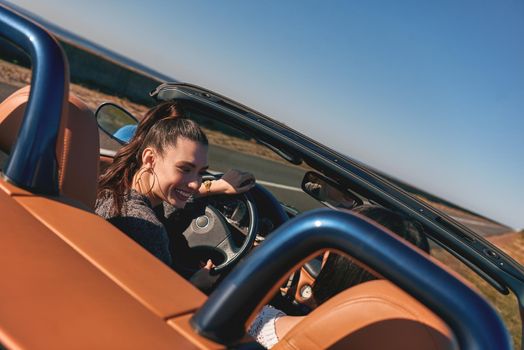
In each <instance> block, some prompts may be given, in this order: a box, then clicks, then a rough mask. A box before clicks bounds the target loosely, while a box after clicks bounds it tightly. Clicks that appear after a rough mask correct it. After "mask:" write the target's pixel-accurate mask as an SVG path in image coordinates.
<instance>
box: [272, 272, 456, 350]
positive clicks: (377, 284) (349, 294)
mask: <svg viewBox="0 0 524 350" xmlns="http://www.w3.org/2000/svg"><path fill="white" fill-rule="evenodd" d="M273 349H352V350H354V349H355V350H359V349H388V350H392V349H402V350H409V349H435V350H436V349H438V350H442V349H458V345H457V342H456V340H455V338H454V336H453V334H452V332H451V330H450V329H449V328H448V326H447V325H446V324H445V323H444V322H443V321H442V320H441V319H440V318H438V317H437V316H436V315H435V314H434V313H432V312H431V311H430V310H429V309H427V308H426V307H425V306H424V305H422V304H421V303H419V302H418V301H417V300H415V299H414V298H412V297H411V296H409V295H408V294H406V293H405V292H404V291H402V290H401V289H399V288H398V287H396V286H395V285H394V284H392V283H391V282H389V281H386V280H375V281H369V282H365V283H362V284H359V285H357V286H355V287H352V288H350V289H347V290H346V291H344V292H342V293H339V294H338V295H336V296H335V297H333V298H331V299H330V300H328V301H326V302H325V303H324V304H322V305H321V306H320V307H318V308H317V309H315V310H314V311H313V312H311V313H310V314H309V315H308V316H307V317H305V318H304V319H303V320H302V321H301V322H299V323H298V324H297V325H296V326H295V327H294V328H293V329H292V330H291V331H290V332H288V333H287V334H286V335H285V336H284V338H283V339H281V340H280V342H279V343H277V345H276V346H275V347H274V348H273Z"/></svg>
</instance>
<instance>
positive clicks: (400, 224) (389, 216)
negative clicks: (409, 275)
mask: <svg viewBox="0 0 524 350" xmlns="http://www.w3.org/2000/svg"><path fill="white" fill-rule="evenodd" d="M352 211H353V212H356V213H359V214H361V215H364V216H366V217H367V218H369V219H371V220H373V221H376V223H378V224H380V225H382V226H384V227H386V228H387V229H389V230H390V231H391V232H393V233H395V234H397V235H398V236H400V237H402V238H404V239H405V240H407V241H408V242H410V243H412V244H414V245H416V246H417V247H419V248H420V249H422V250H424V251H425V252H427V253H429V243H428V240H427V238H426V235H425V234H424V230H423V228H422V225H420V224H419V223H418V222H415V221H413V220H410V219H407V218H405V217H404V216H403V215H401V214H398V213H395V212H393V211H391V210H389V209H386V208H383V207H379V206H376V205H362V206H359V207H356V208H355V209H353V210H352ZM376 278H377V277H375V276H374V275H373V274H371V273H370V272H368V271H367V270H365V269H364V268H363V267H361V266H360V265H359V264H357V263H355V262H354V261H352V260H351V259H348V258H346V257H345V256H342V255H339V254H336V253H333V252H330V253H329V257H328V258H327V260H326V263H325V264H324V266H323V267H322V270H321V271H320V273H319V275H318V277H317V278H316V280H315V284H314V285H313V295H314V296H315V300H316V302H317V304H318V305H320V304H322V303H323V302H325V301H326V300H327V299H329V298H331V297H332V296H334V295H335V294H338V293H340V292H341V291H343V290H345V289H347V288H349V287H352V286H355V285H357V284H360V283H362V282H366V281H371V280H374V279H376Z"/></svg>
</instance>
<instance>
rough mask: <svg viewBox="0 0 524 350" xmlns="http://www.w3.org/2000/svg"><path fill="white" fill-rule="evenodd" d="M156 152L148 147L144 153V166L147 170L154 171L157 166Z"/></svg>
mask: <svg viewBox="0 0 524 350" xmlns="http://www.w3.org/2000/svg"><path fill="white" fill-rule="evenodd" d="M155 160H156V152H155V150H154V149H152V148H151V147H146V148H145V149H144V151H143V152H142V165H143V166H145V167H146V168H149V169H153V167H154V166H155Z"/></svg>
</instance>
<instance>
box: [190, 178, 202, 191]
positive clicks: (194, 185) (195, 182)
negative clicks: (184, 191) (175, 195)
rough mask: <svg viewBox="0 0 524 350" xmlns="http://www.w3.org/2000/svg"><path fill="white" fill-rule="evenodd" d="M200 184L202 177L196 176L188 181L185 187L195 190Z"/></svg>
mask: <svg viewBox="0 0 524 350" xmlns="http://www.w3.org/2000/svg"><path fill="white" fill-rule="evenodd" d="M201 184H202V179H201V178H200V177H196V178H193V179H191V180H190V181H189V182H188V184H187V187H189V188H190V189H192V190H195V191H196V190H198V189H199V188H200V185H201Z"/></svg>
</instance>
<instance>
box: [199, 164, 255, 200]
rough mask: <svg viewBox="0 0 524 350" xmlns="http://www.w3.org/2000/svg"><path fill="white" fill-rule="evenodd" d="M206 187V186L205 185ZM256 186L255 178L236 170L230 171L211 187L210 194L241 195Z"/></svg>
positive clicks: (213, 182)
mask: <svg viewBox="0 0 524 350" xmlns="http://www.w3.org/2000/svg"><path fill="white" fill-rule="evenodd" d="M203 186H204V187H205V185H203ZM253 186H255V176H254V175H253V174H251V173H249V172H245V171H240V170H236V169H231V170H228V171H227V172H226V173H225V174H224V175H223V176H222V177H221V178H220V179H218V180H214V181H212V183H211V186H209V189H208V191H207V192H208V193H209V194H239V193H243V192H246V191H249V190H250V189H251V188H252V187H253Z"/></svg>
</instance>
